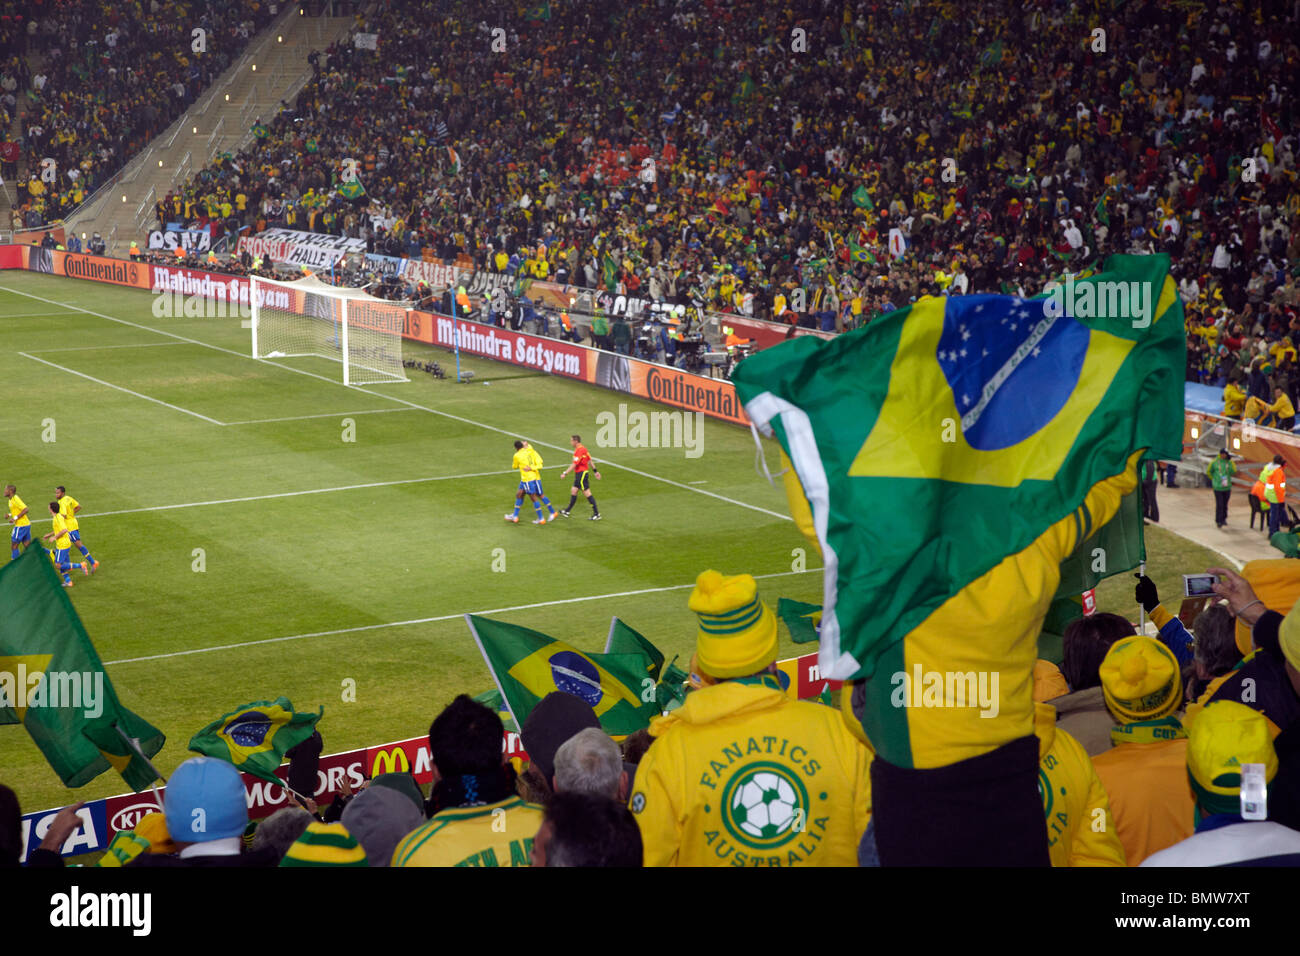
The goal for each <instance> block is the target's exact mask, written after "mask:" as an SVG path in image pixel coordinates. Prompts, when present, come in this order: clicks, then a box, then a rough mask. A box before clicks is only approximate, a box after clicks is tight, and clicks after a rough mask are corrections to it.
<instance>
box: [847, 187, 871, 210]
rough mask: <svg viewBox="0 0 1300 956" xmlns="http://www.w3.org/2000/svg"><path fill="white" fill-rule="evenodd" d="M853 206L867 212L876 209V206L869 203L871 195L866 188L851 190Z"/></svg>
mask: <svg viewBox="0 0 1300 956" xmlns="http://www.w3.org/2000/svg"><path fill="white" fill-rule="evenodd" d="M853 205H855V206H857V207H858V208H859V209H866V210H867V211H868V212H870V211H871V210H872V209H875V208H876V204H875V203H873V202H872V201H871V193H870V192H869V191H868V189H867V187H866V186H859V187H858V188H857V189H855V190H853Z"/></svg>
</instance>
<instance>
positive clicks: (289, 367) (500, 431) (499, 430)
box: [0, 286, 794, 521]
mask: <svg viewBox="0 0 1300 956" xmlns="http://www.w3.org/2000/svg"><path fill="white" fill-rule="evenodd" d="M0 292H13V293H15V294H16V295H22V296H26V297H27V298H30V299H36V300H37V301H38V302H45V303H47V304H48V305H57V306H60V307H62V308H66V309H75V310H76V311H78V312H82V313H84V314H86V315H93V316H95V317H97V318H101V319H107V320H108V321H109V322H116V323H118V324H119V325H126V326H129V327H131V328H133V329H141V330H143V331H145V332H153V333H155V334H157V335H165V336H168V337H170V338H174V339H179V340H180V341H182V342H189V343H190V344H192V345H201V346H203V347H204V348H208V349H212V350H213V351H216V352H225V353H226V354H227V355H237V356H239V357H240V358H242V359H247V360H249V361H251V362H261V363H263V364H265V365H273V366H275V367H276V368H282V369H284V370H286V371H289V372H294V373H296V374H298V375H306V376H307V377H308V378H314V379H319V380H320V381H322V382H328V383H329V384H331V385H337V386H340V387H342V388H349V389H352V390H353V391H355V392H362V393H364V394H366V395H374V396H376V397H377V398H382V399H384V400H386V401H390V402H395V403H396V404H398V405H405V406H406V407H408V408H415V409H419V410H421V411H425V412H429V413H430V414H433V415H441V416H442V417H443V418H449V419H451V420H452V421H456V422H460V423H462V424H464V425H473V426H474V427H475V428H481V429H483V430H485V431H490V432H496V433H497V434H498V435H508V436H515V437H521V436H519V435H518V433H517V432H514V431H508V430H506V429H504V428H497V427H496V426H495V425H488V424H486V423H484V422H478V421H474V420H473V419H472V418H464V417H462V416H460V415H453V414H451V413H450V412H444V411H442V410H441V409H437V408H430V407H429V406H428V405H421V404H419V403H418V402H411V401H407V400H406V399H404V398H395V397H394V396H392V395H386V394H384V393H383V392H376V391H374V390H372V389H369V388H364V387H362V386H360V385H344V384H343V383H342V382H340V381H338V380H337V379H333V378H327V377H326V376H324V375H318V374H316V373H315V372H308V371H307V370H305V369H300V368H294V367H293V366H292V365H284V364H282V363H280V362H274V361H271V360H270V359H264V358H255V357H254V356H251V355H248V354H246V353H244V352H237V351H235V350H234V349H228V348H224V347H222V346H220V345H212V344H211V343H209V342H201V341H199V340H198V339H191V338H187V337H186V336H184V335H177V334H176V333H174V332H164V331H163V330H161V329H155V328H153V327H152V326H148V325H141V324H140V323H138V322H130V321H127V320H126V319H119V318H116V317H114V316H111V315H105V314H104V313H102V312H94V311H92V310H90V309H83V308H81V307H80V306H76V305H69V304H68V303H66V302H59V301H57V300H55V299H47V298H45V297H44V296H39V295H34V294H32V293H30V292H20V291H19V290H17V289H10V288H8V287H6V286H0ZM534 444H537V445H540V446H541V447H543V448H551V449H554V450H555V451H559V452H562V453H564V454H565V455H567V454H569V452H570V449H568V448H565V447H563V446H561V445H553V444H551V443H550V442H544V441H537V442H535V443H534ZM600 460H601V461H603V462H604V463H605V464H606V465H609V466H611V467H614V468H621V469H622V470H623V471H626V472H628V473H629V474H633V475H637V476H639V477H642V478H648V479H650V480H651V481H658V482H661V483H663V484H666V485H672V486H673V487H674V488H681V489H682V490H684V491H693V492H695V493H696V494H698V495H705V496H707V497H709V498H714V499H716V500H718V501H725V502H727V503H728V504H732V505H738V506H739V507H741V508H747V509H749V510H750V511H757V512H759V513H760V514H765V515H767V516H769V517H772V518H779V519H780V520H782V521H793V520H794V519H793V518H791V517H790V516H789V515H787V514H781V513H780V512H779V511H772V510H770V509H768V508H762V507H759V506H758V505H754V504H750V503H749V502H748V501H740V500H738V499H736V498H728V497H727V496H726V495H720V494H718V493H717V492H715V491H705V490H704V489H703V488H697V487H694V486H692V485H688V484H685V483H683V482H680V481H674V480H673V479H671V478H664V477H662V476H661V475H655V474H651V473H650V472H648V471H641V470H640V469H637V468H631V467H629V466H628V465H621V464H619V463H618V462H616V461H612V460H610V459H608V458H601V459H600Z"/></svg>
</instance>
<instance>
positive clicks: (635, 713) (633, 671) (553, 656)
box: [465, 614, 662, 736]
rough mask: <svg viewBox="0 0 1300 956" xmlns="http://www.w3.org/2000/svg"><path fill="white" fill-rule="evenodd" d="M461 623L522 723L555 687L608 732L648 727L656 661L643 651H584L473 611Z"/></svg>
mask: <svg viewBox="0 0 1300 956" xmlns="http://www.w3.org/2000/svg"><path fill="white" fill-rule="evenodd" d="M465 622H466V623H467V624H468V625H469V630H470V633H471V634H473V635H474V640H475V642H476V643H477V644H478V646H479V650H480V651H482V652H483V660H484V661H486V662H487V666H488V670H490V671H491V672H492V678H493V680H495V681H496V683H497V688H498V689H499V690H500V691H501V696H502V697H503V698H504V699H505V704H506V706H507V707H508V708H509V709H510V712H511V713H512V714H514V717H515V723H516V724H517V725H518V726H520V727H522V726H523V724H524V721H525V720H527V719H528V715H529V713H531V712H532V709H533V708H534V707H535V706H537V703H538V701H540V700H541V699H542V698H543V697H545V696H546V695H547V694H549V693H551V692H552V691H557V690H559V691H564V692H565V693H566V694H572V695H573V696H575V697H578V698H581V699H582V700H585V701H586V702H587V703H588V704H590V705H591V708H592V709H593V710H594V711H595V712H596V716H597V717H598V718H599V719H600V726H601V727H602V728H603V729H604V730H605V732H606V733H608V734H610V735H612V736H620V735H625V734H630V733H634V732H635V731H638V730H641V729H643V728H646V727H649V726H650V719H651V718H652V717H655V716H657V715H658V713H659V709H658V707H657V704H656V697H655V693H654V687H655V679H654V677H652V676H651V672H652V670H654V662H653V661H652V660H651V658H650V655H649V654H648V653H646V652H645V651H638V652H637V653H631V654H586V653H583V652H582V651H579V650H576V649H575V648H573V647H571V646H570V645H568V644H565V643H564V642H563V641H557V640H556V639H555V638H553V637H547V636H546V635H545V634H542V633H540V632H538V631H533V630H530V629H529V628H526V627H520V626H519V625H517V624H506V623H504V622H503V621H493V620H490V619H488V618H485V617H479V616H477V615H475V614H466V615H465ZM661 661H662V658H661ZM647 682H648V683H647ZM643 697H649V700H648V701H647V700H643Z"/></svg>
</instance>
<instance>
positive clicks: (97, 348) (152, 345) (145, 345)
mask: <svg viewBox="0 0 1300 956" xmlns="http://www.w3.org/2000/svg"><path fill="white" fill-rule="evenodd" d="M60 314H61V315H62V314H64V313H60ZM188 344H189V343H188V342H139V343H137V344H135V345H69V346H67V347H66V348H57V349H28V350H27V351H28V352H41V353H45V352H103V351H107V350H108V349H156V348H160V347H161V346H164V345H188Z"/></svg>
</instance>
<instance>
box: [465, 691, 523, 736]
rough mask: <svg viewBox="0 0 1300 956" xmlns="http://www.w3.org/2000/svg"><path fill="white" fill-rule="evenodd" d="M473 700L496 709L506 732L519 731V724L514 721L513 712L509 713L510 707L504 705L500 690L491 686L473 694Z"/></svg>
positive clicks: (514, 732) (513, 732)
mask: <svg viewBox="0 0 1300 956" xmlns="http://www.w3.org/2000/svg"><path fill="white" fill-rule="evenodd" d="M474 700H476V701H477V702H478V703H480V704H482V705H483V706H484V707H489V708H491V709H492V710H494V711H496V715H497V716H498V717H500V718H501V726H502V727H503V728H505V731H506V732H507V733H511V734H517V733H519V725H518V724H516V723H515V716H514V714H512V713H510V708H509V707H507V706H506V702H505V700H504V699H503V698H502V697H501V691H499V690H497V689H496V688H493V689H492V690H485V691H484V692H483V693H481V694H475V695H474Z"/></svg>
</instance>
